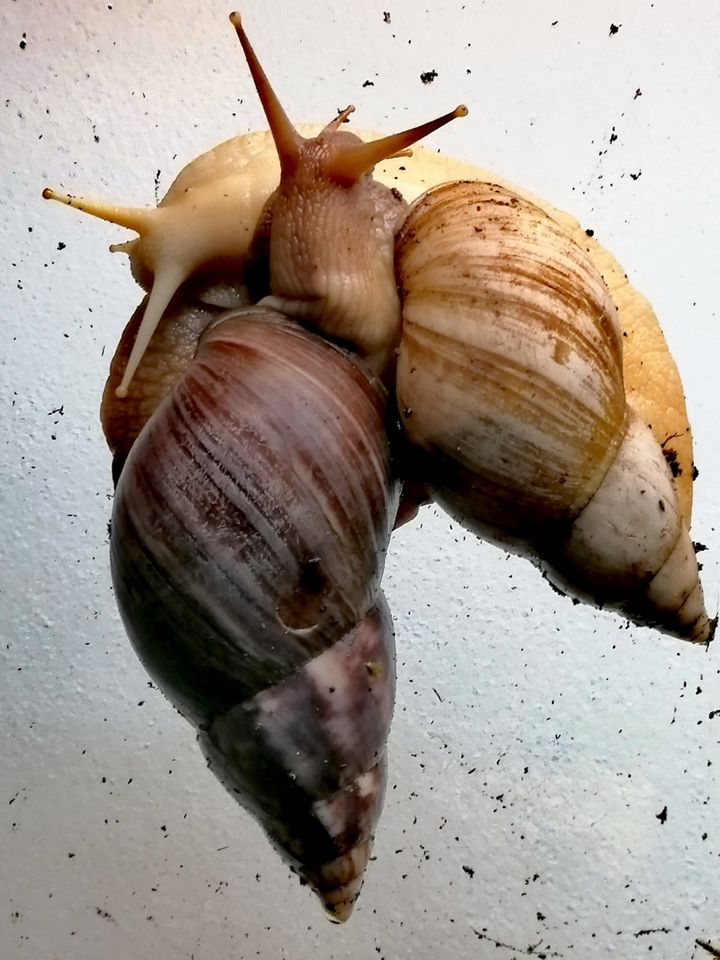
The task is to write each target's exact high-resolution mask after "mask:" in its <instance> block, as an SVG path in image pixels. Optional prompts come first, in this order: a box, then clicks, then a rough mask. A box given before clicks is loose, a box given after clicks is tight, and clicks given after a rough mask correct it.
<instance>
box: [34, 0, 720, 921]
mask: <svg viewBox="0 0 720 960" xmlns="http://www.w3.org/2000/svg"><path fill="white" fill-rule="evenodd" d="M231 21H232V23H233V25H234V27H235V30H236V32H237V35H238V37H239V39H240V42H241V45H242V47H243V50H244V53H245V56H246V60H247V62H248V66H249V69H250V72H251V75H252V78H253V81H254V83H255V86H256V89H257V92H258V95H259V97H260V100H261V103H262V105H263V108H264V110H265V113H266V116H267V119H268V123H269V127H270V131H269V133H267V132H263V133H259V134H251V135H248V136H244V137H237V138H234V139H233V140H230V141H227V142H226V143H223V144H220V145H219V146H218V147H216V148H214V149H213V150H211V151H209V152H208V153H206V154H203V155H202V156H201V157H199V158H197V159H196V160H194V161H192V162H191V163H190V164H189V165H188V166H187V167H186V168H185V169H184V170H183V171H182V172H181V173H180V174H179V176H178V177H177V178H176V180H175V181H174V183H173V184H172V186H171V188H170V190H169V191H168V193H167V195H166V196H165V198H164V199H163V200H162V201H161V203H160V204H159V205H158V207H157V208H155V209H144V208H128V207H117V206H111V205H108V204H102V203H95V202H92V201H89V200H86V199H83V198H78V197H73V196H70V195H67V194H60V193H57V192H55V191H53V190H50V189H46V190H45V191H44V195H45V196H46V197H47V198H50V199H55V200H60V201H61V202H64V203H66V204H68V205H70V206H73V207H76V208H78V209H80V210H83V211H85V212H88V213H91V214H94V215H96V216H99V217H101V218H103V219H106V220H110V221H112V222H114V223H118V224H120V225H122V226H125V227H130V228H132V229H134V230H136V231H137V232H138V234H139V236H138V238H137V239H134V240H131V241H129V242H127V243H123V244H118V245H114V246H113V247H112V248H111V249H114V250H121V251H123V252H126V253H128V254H129V256H130V260H131V268H132V272H133V275H134V276H135V278H136V279H137V280H138V282H139V283H140V284H141V285H142V286H143V287H144V288H145V289H146V291H148V294H147V296H146V298H145V300H144V301H143V303H142V304H141V305H140V307H139V308H138V310H137V311H136V313H135V315H134V316H133V318H132V319H131V321H130V323H129V324H128V326H127V327H126V329H125V332H124V334H123V337H122V339H121V342H120V345H119V347H118V349H117V351H116V354H115V357H114V358H113V362H112V365H111V371H110V376H109V379H108V383H107V385H106V389H105V394H104V397H103V405H102V420H103V427H104V430H105V435H106V438H107V441H108V444H109V446H110V448H111V451H112V452H113V455H114V462H113V473H114V477H115V479H116V481H117V491H116V498H115V504H114V509H113V522H112V537H111V551H112V569H113V578H114V582H115V585H116V593H117V598H118V603H119V606H120V609H121V613H122V616H123V619H124V621H125V625H126V628H127V631H128V633H129V635H130V637H131V640H132V642H133V644H134V645H135V648H136V650H137V652H138V654H139V655H140V657H141V659H142V660H143V662H144V663H145V665H146V666H147V668H148V670H149V671H150V672H151V674H152V675H153V676H154V677H155V678H156V680H157V682H158V684H159V685H160V687H161V688H162V689H163V691H164V692H165V693H166V695H167V696H168V698H169V699H170V700H171V701H172V702H173V703H174V705H175V706H176V707H177V708H178V709H179V710H180V712H181V713H182V714H183V715H184V716H186V717H187V718H188V719H189V720H190V721H191V722H192V723H194V724H195V726H196V728H197V730H198V737H199V741H200V745H201V747H202V749H203V751H204V752H205V754H206V757H207V758H208V761H209V764H210V766H211V768H212V769H213V770H214V771H215V772H216V773H217V775H218V776H219V777H220V779H221V780H222V781H223V782H224V783H225V784H226V786H227V787H228V789H230V790H231V791H232V792H233V793H234V795H236V796H237V797H238V798H239V799H240V801H241V802H242V803H243V804H244V805H245V806H246V807H247V808H248V809H249V810H250V811H251V812H252V813H253V814H254V815H255V816H256V818H257V819H258V820H259V821H260V822H261V823H262V825H263V826H264V827H265V829H266V831H267V832H268V834H269V836H270V838H271V839H272V840H273V842H274V843H275V844H276V845H278V846H279V848H280V849H281V850H282V851H283V854H284V856H285V857H286V859H287V860H288V861H289V862H290V863H291V865H292V866H293V868H294V869H295V870H296V871H297V872H298V873H299V874H300V875H301V876H302V877H303V878H304V879H305V880H307V881H308V882H310V883H311V885H313V887H314V888H315V889H316V890H317V892H318V893H319V894H320V896H321V898H322V900H323V902H324V903H325V905H326V907H327V908H328V910H329V911H330V912H331V913H332V915H333V916H334V917H335V918H336V919H345V918H346V917H347V916H348V915H349V912H350V910H351V908H352V904H353V903H354V900H355V898H356V897H357V894H358V892H359V885H360V883H361V878H362V871H363V869H364V866H365V863H366V861H367V857H368V854H369V848H370V841H371V837H372V833H373V829H374V826H375V824H376V822H377V818H378V816H379V813H380V807H381V804H382V792H383V785H384V777H385V772H384V771H385V759H384V757H385V754H384V751H385V746H384V745H385V740H386V738H387V733H388V728H389V723H390V716H391V713H392V699H393V682H394V673H393V648H392V626H391V620H390V616H389V613H388V610H387V606H386V604H385V602H384V600H383V598H382V594H381V591H380V579H381V576H382V566H383V558H384V552H385V550H386V548H387V543H388V540H389V537H390V533H391V529H392V526H393V523H398V522H402V521H403V520H405V519H407V518H408V517H409V516H411V515H412V513H413V510H414V509H415V508H416V506H417V504H418V503H420V502H422V501H423V500H429V499H434V500H436V501H437V502H438V503H439V504H440V505H441V506H442V507H443V508H445V509H446V510H448V511H449V512H450V513H451V514H452V516H453V517H455V518H456V519H457V520H458V521H459V522H460V523H462V524H463V525H465V526H467V527H468V529H470V530H472V531H473V532H475V533H477V534H478V535H480V536H483V537H486V538H489V539H491V540H493V541H494V542H496V543H499V544H501V545H502V546H503V547H505V548H507V549H510V550H514V551H516V552H519V553H522V554H524V555H526V556H528V557H529V558H530V559H531V560H532V561H533V562H534V563H535V564H536V565H538V566H539V567H540V568H541V569H542V570H543V572H544V573H545V575H546V576H547V577H548V578H549V579H550V580H551V581H552V582H553V583H554V584H555V585H556V587H558V588H559V589H561V590H562V591H566V592H569V593H572V594H573V595H574V596H576V597H579V598H581V599H583V600H586V601H588V602H591V603H595V604H599V605H601V606H608V607H610V608H612V609H615V610H617V611H619V612H621V613H622V614H623V615H625V616H627V617H628V618H630V619H632V620H634V621H635V622H638V623H641V624H648V625H652V626H656V627H659V628H660V629H662V630H664V631H666V632H668V633H671V634H674V635H677V636H681V637H685V638H687V639H690V640H693V641H697V642H708V641H709V640H710V639H711V637H712V634H713V631H714V625H715V624H714V621H711V620H710V619H709V618H708V615H707V613H706V611H705V607H704V602H703V597H702V589H701V586H700V583H699V578H698V568H697V563H696V561H695V555H694V550H693V546H692V543H691V541H690V537H689V524H690V512H691V475H692V451H691V441H690V428H689V425H688V423H687V417H686V413H685V406H684V399H683V396H682V388H681V386H680V382H679V378H678V375H677V371H676V369H675V366H674V364H673V362H672V359H671V358H670V356H669V353H668V352H667V347H666V345H665V343H664V340H663V338H662V334H661V333H660V330H659V327H658V325H657V321H656V320H655V317H654V314H653V313H652V310H651V308H650V307H649V305H648V304H647V303H646V301H644V300H643V299H642V298H641V297H640V296H639V295H638V294H636V293H635V292H634V291H633V290H632V288H630V287H629V285H628V284H627V282H626V280H625V279H624V275H623V273H622V271H621V269H620V268H619V266H618V265H617V264H616V263H615V262H614V261H613V260H612V258H611V257H610V255H609V254H607V252H606V251H603V250H602V249H601V248H600V247H599V246H598V245H597V244H596V243H595V242H594V241H591V240H590V239H589V238H588V237H586V236H585V234H584V232H583V231H582V230H581V229H580V228H579V227H578V225H577V224H576V223H575V222H574V221H571V220H570V218H568V217H567V215H564V214H561V213H560V212H558V211H555V210H553V209H552V208H551V207H549V206H548V205H547V204H545V203H544V202H543V201H541V200H538V199H537V198H533V197H531V196H530V195H528V194H527V193H526V192H524V191H522V190H519V189H517V188H514V187H512V186H510V185H508V184H505V183H504V182H502V181H501V180H499V179H498V178H497V177H494V176H493V175H491V174H488V173H486V172H484V171H478V170H476V169H475V168H471V167H468V166H466V165H463V164H460V163H455V162H452V161H447V160H446V159H443V158H436V157H434V156H433V155H430V154H428V153H427V152H426V151H423V150H422V149H420V150H416V151H415V152H414V154H413V155H412V156H409V155H408V151H409V148H410V147H411V146H412V145H413V144H414V143H415V142H416V141H417V140H419V139H420V138H422V137H424V136H425V135H426V134H428V133H430V132H432V131H433V130H436V129H438V128H439V127H441V126H442V125H444V124H446V123H448V122H450V121H451V120H453V119H455V118H456V117H460V116H464V115H465V114H466V113H467V110H466V108H465V107H463V106H460V107H457V108H456V109H455V110H453V111H451V112H449V113H447V114H445V115H443V116H441V117H439V118H437V119H436V120H432V121H430V122H429V123H425V124H422V125H420V126H418V127H414V128H412V129H410V130H407V131H405V132H403V133H400V134H397V135H393V136H388V137H378V138H374V139H372V140H370V141H367V140H362V139H361V138H360V137H359V136H357V135H356V134H352V133H349V132H347V131H346V130H344V129H343V127H344V125H345V122H346V121H347V120H348V119H349V116H350V114H351V113H352V110H353V108H352V107H347V108H346V109H345V110H343V111H341V112H340V113H339V114H338V115H337V116H336V117H335V118H334V119H333V120H331V121H330V122H329V123H328V124H326V125H325V126H324V127H322V128H321V129H319V130H318V129H317V128H304V127H303V128H298V129H296V128H295V127H293V125H292V124H291V123H290V121H289V119H288V117H287V115H286V114H285V112H284V110H283V108H282V106H281V105H280V102H279V100H278V98H277V96H276V95H275V93H274V91H273V90H272V88H271V86H270V84H269V82H268V79H267V77H266V76H265V73H264V71H263V69H262V67H261V65H260V63H259V61H258V59H257V57H256V55H255V53H254V50H253V48H252V46H251V44H250V42H249V40H248V38H247V35H246V33H245V31H244V28H243V25H242V23H241V20H240V17H239V15H238V14H233V15H232V16H231ZM398 157H401V158H403V163H402V168H403V169H402V170H398V165H397V164H396V165H395V166H394V167H393V166H392V165H390V164H388V163H387V161H392V160H396V159H397V158H398ZM374 172H375V174H377V176H374ZM278 178H279V182H278ZM408 201H412V203H411V205H409V204H408ZM253 304H257V306H252V305H253ZM648 344H652V345H653V349H652V350H651V351H648V352H647V355H646V360H647V363H642V362H639V360H638V358H639V357H643V356H645V354H644V349H645V348H646V347H647V345H648ZM386 394H387V395H386ZM671 437H672V438H674V439H673V443H674V447H673V450H672V456H669V453H670V451H669V450H668V449H667V448H666V447H664V444H666V443H667V441H668V438H671ZM669 461H671V462H672V464H673V466H674V468H675V469H674V471H673V470H671V468H670V464H669ZM401 481H402V482H404V484H405V500H404V503H403V504H401V506H400V508H399V509H398V486H399V483H400V482H401ZM331 688H332V692H331ZM350 728H354V729H356V730H357V731H358V734H357V738H356V740H357V742H356V743H354V744H353V745H352V746H353V749H352V750H350V748H349V747H348V744H347V739H348V738H347V731H348V729H350ZM343 751H345V752H343Z"/></svg>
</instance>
